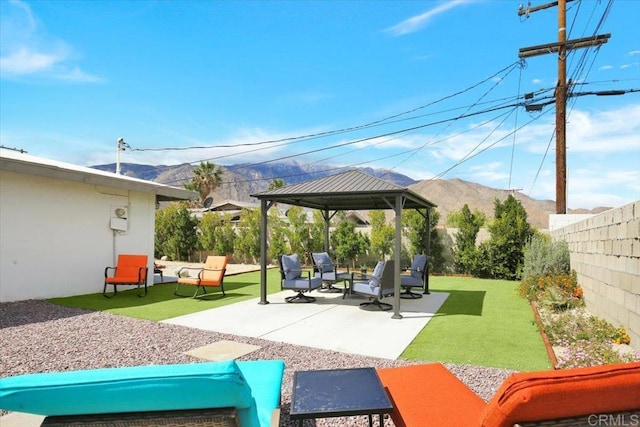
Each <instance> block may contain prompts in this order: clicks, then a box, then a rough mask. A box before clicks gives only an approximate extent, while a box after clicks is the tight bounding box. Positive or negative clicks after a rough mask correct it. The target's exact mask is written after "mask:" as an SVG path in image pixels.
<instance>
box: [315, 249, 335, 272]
mask: <svg viewBox="0 0 640 427" xmlns="http://www.w3.org/2000/svg"><path fill="white" fill-rule="evenodd" d="M311 257H312V258H313V262H314V263H315V264H316V266H317V267H318V269H320V271H321V272H323V273H332V272H333V262H331V258H330V257H329V254H328V253H326V252H318V253H312V254H311Z"/></svg>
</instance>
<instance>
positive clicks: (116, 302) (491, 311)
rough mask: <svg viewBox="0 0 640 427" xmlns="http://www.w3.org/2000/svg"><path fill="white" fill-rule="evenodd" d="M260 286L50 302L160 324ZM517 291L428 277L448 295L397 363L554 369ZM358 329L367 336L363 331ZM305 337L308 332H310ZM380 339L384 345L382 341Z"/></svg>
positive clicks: (270, 287)
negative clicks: (204, 293)
mask: <svg viewBox="0 0 640 427" xmlns="http://www.w3.org/2000/svg"><path fill="white" fill-rule="evenodd" d="M259 283H260V273H259V272H252V273H243V274H239V275H234V276H228V277H225V280H224V287H225V292H226V297H222V295H220V296H219V297H218V296H213V297H208V299H193V298H180V297H176V296H175V295H174V294H173V291H174V290H175V283H165V284H158V285H155V286H152V287H150V288H149V293H148V295H147V296H145V297H143V298H140V297H138V296H137V292H138V291H137V289H129V290H125V291H118V295H117V296H115V297H113V298H105V297H103V296H102V293H97V294H90V295H80V296H74V297H67V298H52V299H50V300H48V301H49V302H51V303H53V304H59V305H64V306H68V307H79V308H84V309H89V310H99V311H107V312H110V313H114V314H120V315H124V316H129V317H135V318H139V319H148V320H155V321H159V320H165V319H169V318H172V317H177V316H182V315H185V314H189V313H195V312H197V311H202V310H207V309H209V308H216V307H221V306H223V305H227V304H232V303H235V302H240V301H244V300H247V299H251V298H257V297H259V296H260V285H259ZM517 287H518V283H517V282H509V281H502V280H481V279H473V278H461V277H440V276H437V277H431V278H430V289H431V291H433V292H447V293H449V297H448V298H447V300H446V301H445V303H444V304H443V305H442V307H441V308H440V310H439V311H438V313H437V314H436V315H435V317H434V318H433V319H431V320H430V321H429V323H428V324H427V325H426V326H425V327H424V329H423V330H422V331H421V332H420V333H419V334H418V336H417V337H416V338H415V339H414V340H413V342H412V343H411V344H410V345H409V347H407V349H406V350H405V351H404V353H403V354H402V356H401V357H402V358H404V359H409V360H415V361H426V362H435V361H438V362H444V363H454V364H467V365H476V366H490V367H497V368H507V369H514V370H519V371H530V370H540V369H549V368H550V366H551V365H550V362H549V359H548V357H547V353H546V350H545V348H544V344H543V341H542V338H541V336H540V333H539V332H538V329H537V327H536V326H535V325H534V323H533V320H534V318H533V312H532V310H531V307H530V306H529V304H528V303H527V301H526V300H525V299H523V298H521V297H519V296H518V294H517ZM190 290H191V288H187V289H186V291H190ZM278 291H280V286H279V272H278V270H277V269H270V270H268V271H267V293H269V294H270V293H274V292H278ZM425 298H428V296H425ZM390 321H393V320H390ZM362 327H363V331H364V330H365V329H366V327H365V326H364V325H363V326H362ZM309 332H310V333H313V330H310V331H309ZM380 340H381V345H384V337H380Z"/></svg>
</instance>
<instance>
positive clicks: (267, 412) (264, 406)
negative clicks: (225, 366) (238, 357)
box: [237, 360, 284, 426]
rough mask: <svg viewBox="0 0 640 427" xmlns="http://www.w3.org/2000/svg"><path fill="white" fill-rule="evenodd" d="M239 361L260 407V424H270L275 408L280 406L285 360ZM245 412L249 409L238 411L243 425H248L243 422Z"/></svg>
mask: <svg viewBox="0 0 640 427" xmlns="http://www.w3.org/2000/svg"><path fill="white" fill-rule="evenodd" d="M237 363H238V367H239V368H240V371H241V372H242V375H243V376H244V377H245V378H246V380H247V383H248V384H249V385H250V387H251V394H252V395H253V398H254V399H255V404H256V406H257V409H258V411H257V412H258V419H259V424H260V425H261V426H270V425H271V414H272V412H273V410H274V409H276V408H279V407H280V391H281V388H282V376H283V375H284V362H283V361H282V360H258V361H246V362H237ZM244 412H248V409H240V410H239V411H238V416H239V418H240V422H241V425H242V426H245V425H247V424H244V423H242V421H243V416H244Z"/></svg>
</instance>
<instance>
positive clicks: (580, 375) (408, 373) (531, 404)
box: [378, 362, 640, 427]
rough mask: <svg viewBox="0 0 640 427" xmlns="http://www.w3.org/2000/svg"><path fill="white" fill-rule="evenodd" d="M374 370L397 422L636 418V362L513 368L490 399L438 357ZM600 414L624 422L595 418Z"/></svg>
mask: <svg viewBox="0 0 640 427" xmlns="http://www.w3.org/2000/svg"><path fill="white" fill-rule="evenodd" d="M378 375H379V376H380V380H381V381H382V384H383V385H384V386H385V388H386V389H387V392H388V393H389V395H390V397H391V400H392V401H393V404H394V411H393V412H392V413H391V418H392V419H393V422H394V424H395V425H396V426H397V427H403V426H430V425H434V426H439V427H454V426H472V425H473V426H480V427H513V426H523V427H524V426H526V427H530V426H538V425H539V426H543V425H544V426H594V425H632V424H628V423H629V422H633V420H636V423H637V421H639V420H640V362H634V363H617V364H612V365H604V366H597V367H589V368H573V369H564V370H549V371H538V372H521V373H516V374H512V375H511V376H510V377H508V378H507V379H506V380H505V381H504V382H503V383H502V385H501V386H500V388H499V390H498V391H497V393H496V394H495V395H494V397H493V398H492V399H491V401H489V403H486V402H485V401H484V400H482V399H481V398H480V397H479V396H478V395H476V394H475V393H474V392H473V391H472V390H471V389H469V388H468V387H467V386H466V385H465V384H464V383H463V382H462V381H460V380H459V379H458V378H457V377H456V376H455V375H453V374H452V373H451V372H449V370H447V368H446V367H444V365H442V364H439V363H432V364H424V365H411V366H403V367H398V368H383V369H378ZM599 415H604V416H606V419H607V420H610V419H617V420H621V419H625V420H626V423H617V424H606V423H605V422H600V423H599V424H598V422H599V421H598V420H600V418H598V417H599ZM610 417H611V418H610ZM623 417H626V418H623Z"/></svg>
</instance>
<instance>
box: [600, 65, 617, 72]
mask: <svg viewBox="0 0 640 427" xmlns="http://www.w3.org/2000/svg"><path fill="white" fill-rule="evenodd" d="M611 69H613V66H612V65H603V66H602V67H600V68H598V70H599V71H604V70H611Z"/></svg>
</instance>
